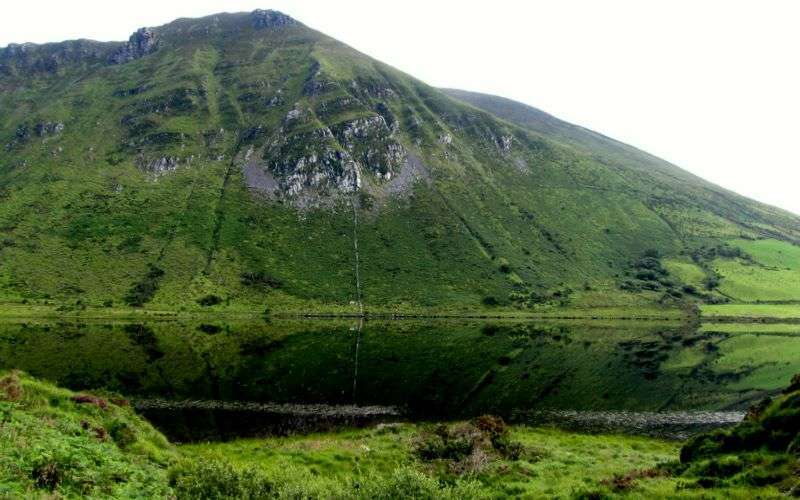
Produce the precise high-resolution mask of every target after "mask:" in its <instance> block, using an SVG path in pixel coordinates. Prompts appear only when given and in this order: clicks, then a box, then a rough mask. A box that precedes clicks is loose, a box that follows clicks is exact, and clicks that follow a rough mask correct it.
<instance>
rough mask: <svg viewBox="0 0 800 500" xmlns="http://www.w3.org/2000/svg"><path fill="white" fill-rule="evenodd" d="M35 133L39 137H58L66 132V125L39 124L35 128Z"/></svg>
mask: <svg viewBox="0 0 800 500" xmlns="http://www.w3.org/2000/svg"><path fill="white" fill-rule="evenodd" d="M33 131H34V133H36V135H37V136H39V137H45V136H48V135H56V134H60V133H61V132H63V131H64V124H63V123H61V122H39V123H37V124H36V125H34V126H33Z"/></svg>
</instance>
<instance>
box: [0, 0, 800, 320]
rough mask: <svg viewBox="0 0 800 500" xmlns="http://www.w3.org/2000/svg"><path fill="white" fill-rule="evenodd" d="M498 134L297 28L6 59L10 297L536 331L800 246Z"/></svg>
mask: <svg viewBox="0 0 800 500" xmlns="http://www.w3.org/2000/svg"><path fill="white" fill-rule="evenodd" d="M490 111H492V112H495V113H498V114H500V115H501V117H502V118H507V119H508V120H509V121H504V120H501V119H498V118H497V117H495V116H493V115H492V114H490V113H487V112H485V111H482V110H478V109H476V108H475V107H473V106H470V105H467V104H464V103H462V102H460V101H457V100H454V99H452V98H451V97H449V96H447V95H446V94H444V93H443V92H441V91H439V90H437V89H434V88H432V87H430V86H427V85H425V84H423V83H422V82H419V81H418V80H415V79H414V78H412V77H410V76H408V75H405V74H403V73H401V72H399V71H397V70H395V69H393V68H391V67H388V66H386V65H384V64H382V63H380V62H378V61H375V60H373V59H371V58H369V57H367V56H364V55H363V54H360V53H358V52H357V51H355V50H353V49H351V48H349V47H347V46H345V45H343V44H341V43H340V42H337V41H336V40H333V39H331V38H329V37H327V36H325V35H323V34H320V33H318V32H316V31H313V30H311V29H309V28H307V27H305V26H304V25H302V24H300V23H299V22H297V21H295V20H294V19H292V18H290V17H288V16H285V15H283V14H281V13H278V12H275V11H255V12H252V13H239V14H219V15H215V16H210V17H206V18H202V19H179V20H177V21H174V22H172V23H170V24H167V25H165V26H162V27H157V28H148V29H142V30H139V31H137V32H136V33H134V35H132V36H131V38H130V40H129V41H128V42H124V43H123V42H118V43H99V42H92V41H85V40H79V41H70V42H63V43H57V44H46V45H40V46H37V45H21V46H19V45H17V46H9V47H6V48H5V49H0V199H2V204H0V232H2V235H1V236H2V239H0V252H1V254H0V258H1V259H2V261H0V296H3V297H5V298H6V300H28V301H31V302H37V301H40V302H41V301H53V302H57V303H61V302H69V303H72V302H80V303H81V304H87V303H89V304H96V305H99V304H106V305H111V304H115V305H116V304H123V303H124V304H128V305H133V306H148V307H161V308H179V307H200V306H199V305H198V301H200V302H201V303H203V304H206V305H213V304H215V303H217V302H219V301H220V300H222V301H224V302H225V303H226V304H229V305H230V306H231V307H239V306H241V307H253V306H259V307H261V305H263V304H267V305H269V306H270V307H273V308H274V309H310V308H314V309H320V308H324V309H328V310H347V311H352V312H355V311H359V310H360V308H361V306H362V305H363V306H364V307H366V308H367V309H368V310H380V309H387V310H388V309H392V310H398V309H406V310H408V309H417V308H451V309H452V308H464V309H474V308H477V307H484V306H486V307H494V306H496V305H515V306H519V307H527V306H530V305H532V304H534V303H539V302H547V301H563V300H564V298H565V297H567V296H569V294H570V290H569V289H570V288H571V289H576V288H581V289H585V290H594V292H591V291H582V292H581V293H580V294H579V295H580V296H585V297H588V298H587V300H594V299H596V298H597V297H605V298H606V299H608V298H609V297H612V296H615V297H616V296H618V295H619V296H622V295H625V293H623V292H620V291H619V286H620V282H621V281H622V280H623V279H624V277H625V275H626V273H627V274H630V272H631V271H630V270H631V262H632V261H636V260H637V259H639V258H640V257H641V256H642V255H643V253H644V252H645V251H646V250H651V252H650V254H653V255H657V256H659V257H672V258H675V259H680V258H682V257H681V254H682V253H683V254H685V255H689V254H692V253H695V254H696V253H697V252H699V251H700V249H701V248H705V249H708V248H715V247H716V246H717V245H719V244H720V243H721V242H723V241H725V240H728V239H731V238H751V239H752V238H761V237H772V238H777V239H781V240H784V241H786V242H797V241H798V240H800V220H798V218H796V217H794V216H792V215H790V214H787V213H784V212H781V211H778V210H776V209H773V208H770V207H765V206H763V205H760V204H756V203H754V202H751V201H749V200H746V199H744V198H741V197H739V196H736V195H734V194H732V193H728V192H725V191H723V190H721V189H719V188H716V187H715V186H712V185H710V184H708V183H705V182H703V181H701V180H699V179H697V178H695V177H693V176H691V175H689V174H687V173H685V172H683V171H681V170H679V169H677V168H676V167H673V166H671V165H668V164H665V163H663V162H661V161H660V160H657V159H655V158H652V157H649V156H646V155H645V154H644V153H640V152H638V151H636V150H634V149H633V148H629V147H627V146H623V145H620V144H618V143H616V142H614V141H611V140H610V139H606V138H603V137H602V136H597V135H596V134H595V135H591V134H590V135H591V140H589V139H586V138H585V135H582V134H581V130H582V129H575V128H574V127H572V126H567V125H565V124H563V123H562V122H559V121H557V120H555V119H553V123H555V125H553V126H552V127H551V128H550V129H547V128H541V127H538V126H536V125H535V123H537V120H536V119H534V120H532V121H528V122H526V121H524V120H520V119H518V120H516V121H518V122H519V123H516V124H515V123H513V122H514V121H515V120H514V119H512V117H510V116H503V113H500V112H499V111H498V110H497V109H495V110H490ZM532 123H534V124H533V125H532ZM787 244H788V243H787ZM670 286H672V285H670ZM629 288H631V287H629ZM648 288H650V289H651V290H650V291H647V289H648ZM661 288H663V286H662V285H658V286H650V287H647V286H645V287H644V289H645V290H646V291H644V292H641V295H642V296H643V297H645V298H651V299H657V298H659V297H661V296H662V292H663V290H662V289H661ZM712 288H713V287H712ZM632 289H635V290H641V289H642V287H633V288H632ZM609 291H615V292H619V293H615V294H610V293H608V292H609ZM626 296H627V295H626ZM592 297H594V299H593V298H592ZM606 299H604V300H606ZM608 300H611V299H608ZM615 300H616V299H615ZM619 300H622V301H623V302H624V301H626V300H628V299H627V298H624V297H623V298H622V299H619Z"/></svg>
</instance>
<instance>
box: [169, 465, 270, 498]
mask: <svg viewBox="0 0 800 500" xmlns="http://www.w3.org/2000/svg"><path fill="white" fill-rule="evenodd" d="M168 479H169V485H170V486H171V487H172V488H173V490H174V492H175V496H176V498H179V499H181V498H190V499H262V498H268V497H272V496H273V490H274V485H273V483H272V482H271V481H270V480H269V479H268V478H267V477H266V475H265V474H264V473H263V472H261V471H260V470H258V469H256V468H254V467H234V466H233V465H231V464H230V463H228V462H225V461H221V460H183V461H181V462H178V463H177V464H175V465H173V466H172V467H170V469H169V471H168Z"/></svg>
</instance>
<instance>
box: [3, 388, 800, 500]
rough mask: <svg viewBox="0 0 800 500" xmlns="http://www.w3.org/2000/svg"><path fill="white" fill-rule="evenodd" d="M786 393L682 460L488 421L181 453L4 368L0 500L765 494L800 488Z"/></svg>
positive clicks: (106, 408)
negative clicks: (61, 498) (36, 499)
mask: <svg viewBox="0 0 800 500" xmlns="http://www.w3.org/2000/svg"><path fill="white" fill-rule="evenodd" d="M798 385H800V383H795V386H798ZM792 391H794V392H787V394H786V395H785V396H781V397H780V398H779V399H777V400H776V401H775V402H774V403H772V404H771V405H763V406H762V407H760V408H758V409H756V410H754V411H753V412H751V417H750V418H749V419H748V421H747V422H746V423H745V424H742V425H741V426H739V427H737V428H736V429H735V430H732V431H720V432H716V433H712V434H708V435H704V436H703V437H698V438H696V439H694V440H693V441H692V442H691V443H690V444H689V445H688V446H686V447H684V448H683V449H682V450H681V451H680V455H679V449H680V448H681V443H676V442H669V441H663V440H658V439H652V438H646V437H634V436H620V435H586V434H577V433H570V432H564V431H559V430H555V429H549V428H530V427H524V426H516V427H508V426H506V425H505V424H504V423H503V422H502V420H500V419H499V418H496V417H480V418H478V419H475V420H473V421H469V422H454V423H450V424H446V425H435V424H384V425H379V426H376V427H374V428H371V429H359V430H352V429H351V430H341V431H337V432H331V433H325V434H311V435H305V436H291V437H273V438H265V439H243V440H237V441H233V442H228V443H204V444H193V445H183V446H180V447H177V448H175V447H172V446H171V445H169V443H167V441H166V440H165V439H164V438H163V436H162V435H161V434H159V433H158V432H157V431H155V430H154V429H153V428H152V427H151V426H150V425H149V424H147V423H146V422H145V421H144V420H142V419H141V418H139V417H137V416H136V415H135V414H133V412H132V410H130V408H128V407H127V406H126V405H125V404H124V403H123V402H122V401H116V402H114V401H115V400H114V399H112V398H101V397H98V396H95V395H90V394H76V393H73V392H71V391H67V390H64V389H58V388H56V387H54V386H52V385H50V384H47V383H44V382H40V381H38V380H36V379H33V378H31V377H29V376H27V375H24V374H22V373H19V372H10V373H5V374H2V375H0V417H2V418H1V419H0V421H2V424H1V425H0V498H20V497H25V498H60V497H67V498H77V497H82V498H83V497H88V498H143V497H144V498H179V499H180V498H237V499H238V498H307V499H311V498H354V499H356V498H358V499H360V498H364V499H366V498H370V499H372V498H385V499H389V498H415V499H437V498H454V499H456V498H457V499H462V498H463V499H467V498H470V499H471V498H506V497H517V498H542V497H547V498H611V497H628V498H675V497H680V498H754V497H760V498H772V497H778V496H780V495H784V494H786V493H787V492H794V491H795V490H796V489H797V485H796V483H797V472H796V471H797V459H796V453H797V445H798V442H800V441H798V437H797V429H798V426H797V418H796V417H797V407H798V404H797V397H798V394H800V391H798V387H794V388H792ZM679 456H680V458H681V461H682V462H681V463H679V462H678V461H677V459H678V457H679Z"/></svg>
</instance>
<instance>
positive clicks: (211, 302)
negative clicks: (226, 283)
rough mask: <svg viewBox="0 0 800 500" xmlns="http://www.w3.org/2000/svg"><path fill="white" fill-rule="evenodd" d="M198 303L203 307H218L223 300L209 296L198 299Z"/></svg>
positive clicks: (212, 295)
mask: <svg viewBox="0 0 800 500" xmlns="http://www.w3.org/2000/svg"><path fill="white" fill-rule="evenodd" d="M197 303H198V304H200V305H201V306H203V307H210V306H216V305H217V304H221V303H222V299H221V298H220V297H218V296H216V295H214V294H209V295H206V296H204V297H200V298H199V299H197Z"/></svg>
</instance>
